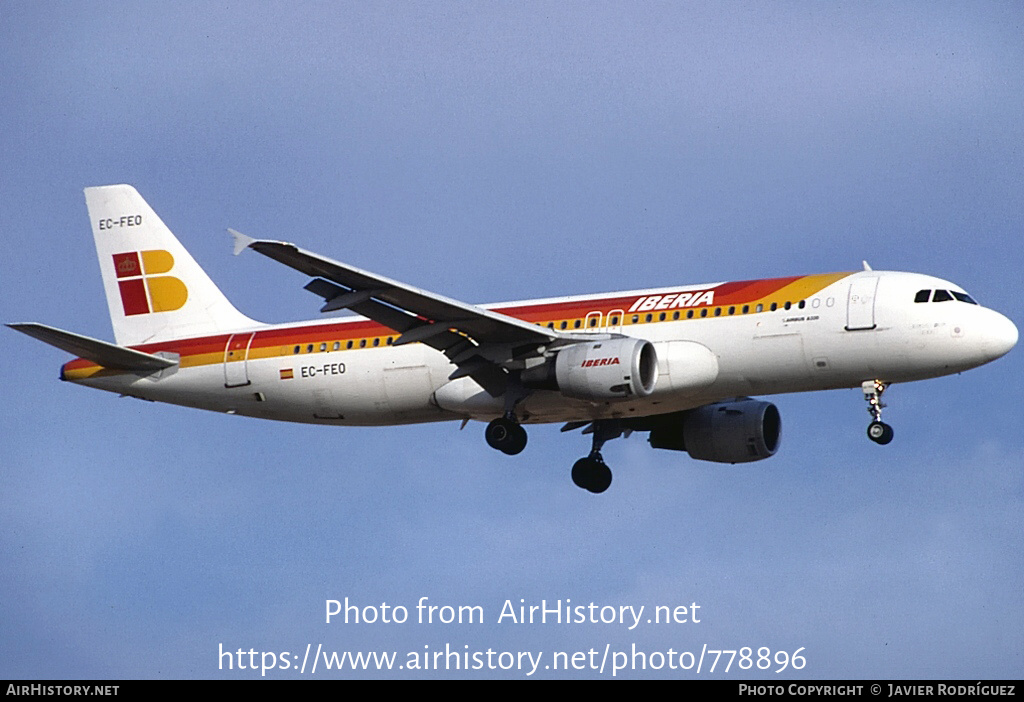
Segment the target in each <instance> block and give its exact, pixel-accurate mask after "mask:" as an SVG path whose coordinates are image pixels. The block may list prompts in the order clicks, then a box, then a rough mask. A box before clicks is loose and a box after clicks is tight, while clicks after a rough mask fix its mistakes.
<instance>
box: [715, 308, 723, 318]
mask: <svg viewBox="0 0 1024 702" xmlns="http://www.w3.org/2000/svg"><path fill="white" fill-rule="evenodd" d="M715 316H716V317H721V316H722V308H721V307H716V308H715Z"/></svg>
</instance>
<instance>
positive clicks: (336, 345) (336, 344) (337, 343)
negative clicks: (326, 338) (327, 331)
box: [332, 341, 341, 351]
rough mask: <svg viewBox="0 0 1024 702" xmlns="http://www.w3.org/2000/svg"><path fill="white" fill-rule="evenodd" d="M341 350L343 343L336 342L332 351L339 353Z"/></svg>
mask: <svg viewBox="0 0 1024 702" xmlns="http://www.w3.org/2000/svg"><path fill="white" fill-rule="evenodd" d="M340 348H341V342H340V341H335V342H334V347H333V348H332V350H333V351H337V350H338V349H340Z"/></svg>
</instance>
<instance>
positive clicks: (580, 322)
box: [572, 319, 583, 329]
mask: <svg viewBox="0 0 1024 702" xmlns="http://www.w3.org/2000/svg"><path fill="white" fill-rule="evenodd" d="M581 326H583V320H580V319H577V320H576V321H575V322H573V323H572V328H573V329H579V328H580V327H581Z"/></svg>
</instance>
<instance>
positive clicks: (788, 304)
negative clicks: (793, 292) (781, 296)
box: [783, 300, 793, 310]
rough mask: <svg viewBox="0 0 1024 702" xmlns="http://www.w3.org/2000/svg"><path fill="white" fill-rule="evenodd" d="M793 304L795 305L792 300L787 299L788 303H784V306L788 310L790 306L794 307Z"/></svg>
mask: <svg viewBox="0 0 1024 702" xmlns="http://www.w3.org/2000/svg"><path fill="white" fill-rule="evenodd" d="M792 306H793V304H792V303H791V302H790V301H789V300H786V304H784V305H783V307H784V308H785V309H787V310H788V309H789V308H790V307H792Z"/></svg>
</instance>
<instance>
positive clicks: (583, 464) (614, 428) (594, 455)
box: [572, 419, 622, 494]
mask: <svg viewBox="0 0 1024 702" xmlns="http://www.w3.org/2000/svg"><path fill="white" fill-rule="evenodd" d="M587 431H591V432H592V433H593V435H594V442H593V444H592V447H591V449H590V455H589V456H587V457H586V458H581V459H580V460H578V461H576V463H575V464H573V467H572V481H573V482H574V483H576V487H581V488H583V489H584V490H588V491H589V492H592V493H594V494H598V493H602V492H604V491H605V490H607V489H608V486H609V485H611V484H612V471H611V469H610V468H609V467H608V465H607V464H606V463H605V462H604V458H603V457H602V456H601V447H602V446H604V443H605V442H606V441H610V440H611V439H616V438H618V437H619V436H621V435H622V427H621V425H620V423H619V421H618V420H617V419H599V420H595V421H594V423H593V424H591V427H590V429H588V430H587ZM584 433H585V432H584Z"/></svg>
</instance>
